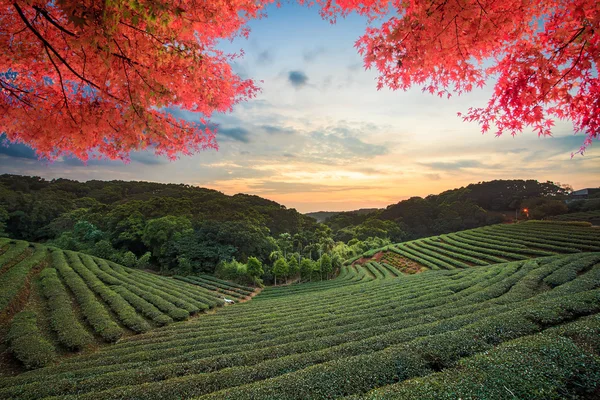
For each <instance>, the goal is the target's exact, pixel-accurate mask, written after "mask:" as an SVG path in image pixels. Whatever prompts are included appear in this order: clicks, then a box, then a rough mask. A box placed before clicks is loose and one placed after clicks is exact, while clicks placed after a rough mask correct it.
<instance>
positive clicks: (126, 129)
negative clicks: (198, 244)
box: [0, 0, 263, 160]
mask: <svg viewBox="0 0 600 400" xmlns="http://www.w3.org/2000/svg"><path fill="white" fill-rule="evenodd" d="M262 7H263V4H262V2H255V1H249V0H236V1H235V2H233V3H229V5H228V6H225V5H220V6H218V7H216V6H215V5H212V6H211V5H209V4H207V3H205V2H199V1H193V0H189V1H185V2H179V3H177V4H171V3H170V2H166V1H159V2H155V1H141V2H140V1H118V2H83V3H82V2H80V1H58V2H39V1H33V2H21V3H16V2H15V3H13V2H9V1H2V2H1V3H0V10H2V11H1V12H0V21H2V26H3V27H9V26H10V27H13V28H14V29H11V30H8V31H6V32H5V34H3V35H2V36H0V38H1V39H0V49H1V50H2V51H1V52H0V53H2V54H3V56H2V58H1V62H0V64H1V65H3V66H5V67H4V68H9V69H3V70H2V71H0V88H1V89H2V90H1V92H0V109H2V110H3V112H2V113H1V117H0V131H2V132H5V133H6V135H7V137H8V139H9V140H11V141H19V142H25V143H27V144H29V145H31V146H32V147H33V148H35V149H36V151H37V153H38V155H39V156H41V157H45V158H48V159H56V158H57V157H59V156H62V155H74V156H76V157H78V158H80V159H82V160H87V159H88V158H89V157H90V156H91V155H92V154H94V153H98V154H100V155H102V156H106V157H109V158H123V159H126V158H127V156H128V154H129V152H130V151H132V150H138V149H146V148H151V149H153V150H154V151H155V152H156V153H157V154H166V155H168V156H169V157H170V158H174V157H175V156H176V155H177V154H178V153H183V154H190V153H192V152H193V151H194V150H200V149H205V148H216V147H217V144H216V142H215V131H216V130H215V128H214V126H212V125H210V124H209V123H208V122H207V121H205V120H204V119H203V118H200V119H199V120H197V121H186V120H183V119H182V118H181V117H180V115H181V114H180V112H181V111H180V110H186V111H194V112H198V113H201V114H202V115H204V116H207V117H209V116H210V115H211V114H212V113H213V112H225V111H229V110H231V108H232V106H233V105H234V104H236V103H238V102H239V101H241V100H245V99H249V98H252V97H254V95H255V94H256V92H257V90H258V89H257V87H256V86H255V85H254V83H253V82H252V81H251V80H244V79H242V78H240V76H238V75H237V74H236V73H235V72H233V70H232V68H231V65H230V63H231V62H232V59H233V56H232V55H228V54H224V53H223V52H222V51H220V50H219V49H218V48H217V44H218V43H219V40H221V39H227V38H233V37H235V36H237V35H240V34H241V35H243V36H246V35H247V34H248V31H247V29H246V28H245V24H246V22H247V21H248V20H250V19H253V18H257V17H259V16H260V14H261V10H262ZM32 110H35V113H36V115H37V118H34V119H32V118H29V116H30V113H31V112H32Z"/></svg>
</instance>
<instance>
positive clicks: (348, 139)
mask: <svg viewBox="0 0 600 400" xmlns="http://www.w3.org/2000/svg"><path fill="white" fill-rule="evenodd" d="M336 129H339V128H336ZM336 129H334V130H333V132H331V131H330V132H320V131H319V132H313V133H312V134H311V139H312V141H313V144H314V146H315V147H314V148H313V151H316V153H317V154H318V155H320V156H321V157H322V158H323V159H324V160H331V159H336V158H337V159H340V160H346V161H348V162H354V161H357V159H368V158H373V157H375V156H379V155H384V154H387V153H388V148H387V146H385V145H381V144H372V143H367V142H364V141H363V140H361V139H359V138H358V137H357V135H355V134H354V133H349V132H348V133H344V134H341V135H340V134H339V132H336Z"/></svg>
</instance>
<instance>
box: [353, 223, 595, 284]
mask: <svg viewBox="0 0 600 400" xmlns="http://www.w3.org/2000/svg"><path fill="white" fill-rule="evenodd" d="M587 251H600V229H598V228H595V227H591V226H590V225H589V224H585V223H584V224H579V223H575V224H572V223H559V222H541V221H531V222H526V223H521V224H511V225H493V226H488V227H484V228H477V229H471V230H467V231H461V232H456V233H451V234H448V235H440V236H434V237H429V238H425V239H418V240H413V241H410V242H404V243H398V244H395V245H391V246H387V247H384V248H382V249H374V250H370V251H369V252H367V253H365V254H364V255H363V256H364V257H366V258H371V257H373V256H375V255H376V254H378V253H380V252H382V253H383V254H378V256H377V257H375V258H376V259H381V261H382V262H384V263H386V264H388V265H390V266H393V267H394V268H396V269H399V270H401V271H403V272H405V273H414V272H420V271H423V270H426V269H432V270H438V269H447V270H451V269H456V268H471V267H474V266H483V265H490V264H495V263H504V262H508V261H517V260H527V259H529V258H532V257H544V256H551V255H556V254H562V253H572V254H576V253H580V252H587ZM363 261H364V259H363Z"/></svg>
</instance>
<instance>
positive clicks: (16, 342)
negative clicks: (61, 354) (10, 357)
mask: <svg viewBox="0 0 600 400" xmlns="http://www.w3.org/2000/svg"><path fill="white" fill-rule="evenodd" d="M6 340H7V341H8V343H9V349H10V351H11V352H12V353H13V354H14V356H15V358H16V359H17V360H19V361H21V362H22V363H23V365H24V366H25V368H27V369H34V368H41V367H45V366H46V365H48V364H50V363H52V361H54V357H55V349H54V346H52V344H50V342H48V341H47V340H46V339H44V337H43V336H42V334H41V332H40V330H39V329H38V326H37V315H36V314H35V313H34V312H30V311H22V312H20V313H18V314H17V315H15V316H14V318H13V320H12V321H11V323H10V328H9V331H8V334H7V335H6Z"/></svg>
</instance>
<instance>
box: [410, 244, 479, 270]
mask: <svg viewBox="0 0 600 400" xmlns="http://www.w3.org/2000/svg"><path fill="white" fill-rule="evenodd" d="M407 247H409V248H411V249H414V250H415V251H418V252H419V253H421V254H423V255H424V256H425V255H426V256H430V257H433V258H434V259H437V260H440V261H442V262H445V263H446V264H449V265H451V266H452V267H454V268H462V269H465V268H469V267H470V265H468V264H465V263H464V262H462V261H459V260H456V259H454V258H452V257H448V256H446V255H444V254H442V253H440V252H438V251H436V250H431V249H429V248H427V247H426V246H425V245H424V244H423V242H422V241H415V242H410V243H408V244H407Z"/></svg>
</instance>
